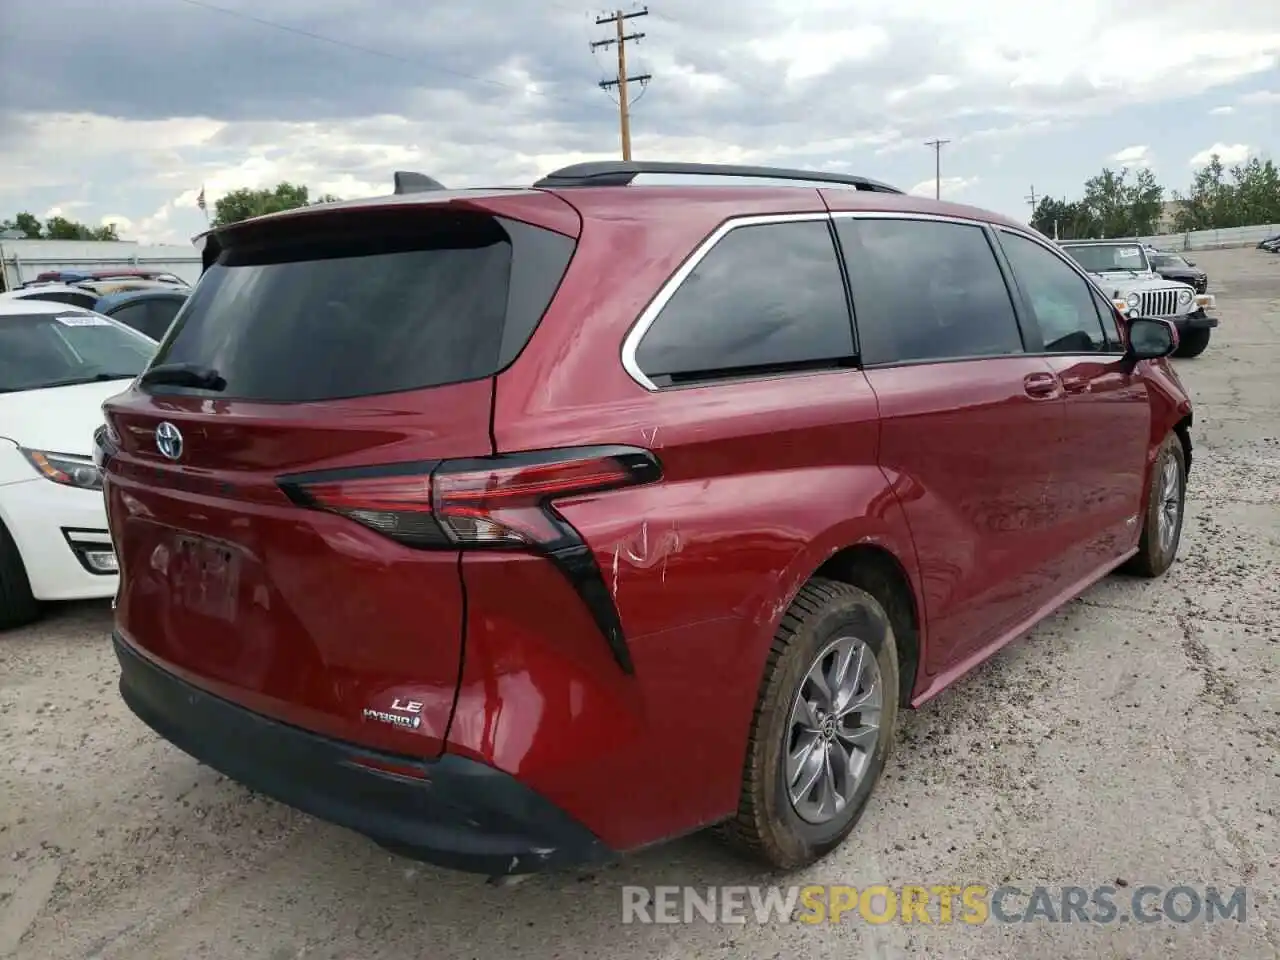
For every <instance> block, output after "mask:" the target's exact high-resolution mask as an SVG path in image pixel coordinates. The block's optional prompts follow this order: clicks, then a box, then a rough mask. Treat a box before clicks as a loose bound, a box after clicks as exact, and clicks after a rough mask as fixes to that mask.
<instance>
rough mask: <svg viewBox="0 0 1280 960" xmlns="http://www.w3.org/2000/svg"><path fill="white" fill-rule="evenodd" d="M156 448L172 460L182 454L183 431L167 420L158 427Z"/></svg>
mask: <svg viewBox="0 0 1280 960" xmlns="http://www.w3.org/2000/svg"><path fill="white" fill-rule="evenodd" d="M156 449H157V450H159V451H160V452H161V453H162V454H163V455H164V456H165V457H167V458H168V459H170V460H177V459H178V458H179V457H181V456H182V433H181V432H179V430H178V428H177V427H175V426H174V425H173V424H172V423H169V422H168V421H167V420H166V421H165V422H164V423H162V424H160V426H158V427H156Z"/></svg>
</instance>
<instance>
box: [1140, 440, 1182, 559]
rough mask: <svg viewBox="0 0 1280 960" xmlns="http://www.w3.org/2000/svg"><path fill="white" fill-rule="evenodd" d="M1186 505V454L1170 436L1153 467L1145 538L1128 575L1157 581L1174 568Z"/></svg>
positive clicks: (1177, 441)
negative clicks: (1131, 574) (1157, 578)
mask: <svg viewBox="0 0 1280 960" xmlns="http://www.w3.org/2000/svg"><path fill="white" fill-rule="evenodd" d="M1175 496H1176V502H1174V497H1175ZM1186 504H1187V458H1186V452H1185V451H1184V450H1183V449H1182V441H1180V440H1179V439H1178V436H1177V434H1175V433H1170V434H1169V435H1168V436H1167V437H1165V438H1164V443H1162V444H1161V445H1160V452H1159V453H1158V454H1156V460H1155V463H1153V464H1152V465H1151V479H1150V480H1149V481H1148V484H1147V509H1146V513H1145V514H1144V515H1143V523H1142V537H1141V538H1140V539H1139V541H1138V553H1137V555H1136V556H1134V557H1133V558H1132V559H1131V560H1130V561H1129V562H1128V563H1127V564H1126V565H1125V569H1126V570H1127V571H1128V572H1130V573H1135V574H1137V575H1138V576H1140V577H1149V578H1155V577H1159V576H1161V575H1163V574H1164V572H1165V571H1166V570H1168V569H1169V568H1170V567H1171V566H1173V561H1174V558H1175V557H1176V556H1177V555H1178V544H1179V543H1180V542H1181V540H1182V521H1183V518H1184V516H1185V515H1186Z"/></svg>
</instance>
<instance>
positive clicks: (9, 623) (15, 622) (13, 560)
mask: <svg viewBox="0 0 1280 960" xmlns="http://www.w3.org/2000/svg"><path fill="white" fill-rule="evenodd" d="M39 617H40V602H39V601H38V600H36V598H35V596H34V595H33V594H32V593H31V582H30V581H29V580H28V579H27V568H26V566H24V565H23V563H22V554H20V553H19V552H18V545H17V544H16V543H14V542H13V537H11V536H10V535H9V531H8V530H7V529H5V526H4V524H3V523H0V630H11V629H13V628H14V627H22V626H26V625H27V624H28V623H31V622H32V621H34V620H37V619H39Z"/></svg>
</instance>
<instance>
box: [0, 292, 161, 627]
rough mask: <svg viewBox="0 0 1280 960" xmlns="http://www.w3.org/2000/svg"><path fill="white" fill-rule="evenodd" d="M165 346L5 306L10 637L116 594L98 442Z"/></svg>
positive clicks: (0, 366) (2, 571)
mask: <svg viewBox="0 0 1280 960" xmlns="http://www.w3.org/2000/svg"><path fill="white" fill-rule="evenodd" d="M156 346H157V344H156V342H155V341H154V340H152V339H150V338H149V337H146V336H143V335H142V334H141V333H138V332H137V331H136V330H132V329H130V328H129V327H126V326H125V325H124V324H121V323H117V322H116V321H115V320H111V319H110V318H108V317H104V316H102V315H101V314H97V313H93V312H92V311H89V310H81V309H78V308H76V307H72V306H68V305H67V304H64V303H50V302H47V301H43V300H31V299H26V298H3V299H0V629H6V628H9V627H15V626H19V625H21V624H23V623H28V622H30V621H32V620H34V619H36V618H37V617H38V616H39V614H40V607H41V602H42V601H48V600H79V599H87V598H91V597H110V596H113V595H114V594H115V591H116V582H117V574H116V557H115V552H114V551H113V549H112V546H111V536H110V534H109V533H108V531H107V519H106V508H105V506H104V503H103V496H102V478H101V475H100V474H99V472H98V468H97V467H96V466H95V465H94V462H93V455H92V450H93V433H94V430H95V429H97V428H98V427H99V426H100V425H101V424H102V423H103V418H102V402H103V401H104V400H106V399H107V397H110V396H112V395H114V394H117V393H119V392H120V391H122V390H123V389H125V388H126V387H127V386H128V385H129V381H131V380H132V379H133V378H134V377H136V376H137V375H138V374H139V373H141V372H142V371H143V369H145V367H146V365H147V364H148V363H149V362H150V360H151V357H152V355H153V354H154V353H155V350H156Z"/></svg>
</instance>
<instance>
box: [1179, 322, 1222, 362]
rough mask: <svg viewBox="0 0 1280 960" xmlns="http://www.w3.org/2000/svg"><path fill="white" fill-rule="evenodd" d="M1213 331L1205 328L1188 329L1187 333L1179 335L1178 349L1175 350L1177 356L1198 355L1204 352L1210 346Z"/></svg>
mask: <svg viewBox="0 0 1280 960" xmlns="http://www.w3.org/2000/svg"><path fill="white" fill-rule="evenodd" d="M1212 333H1213V331H1212V330H1208V329H1204V330H1188V331H1187V332H1186V333H1184V334H1181V335H1179V337H1178V349H1177V350H1175V351H1174V353H1173V355H1174V356H1175V357H1198V356H1200V354H1202V353H1204V351H1205V349H1206V348H1207V347H1208V346H1209V337H1210V336H1211V335H1212Z"/></svg>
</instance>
